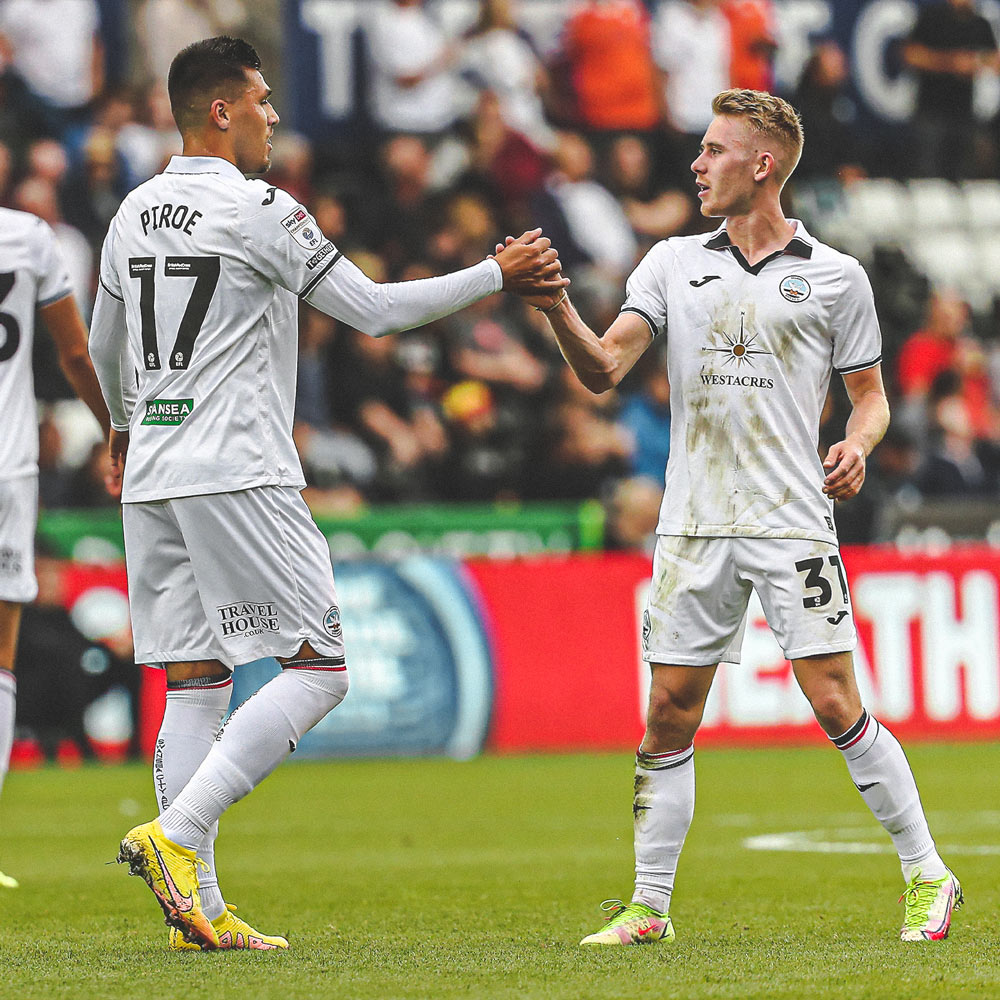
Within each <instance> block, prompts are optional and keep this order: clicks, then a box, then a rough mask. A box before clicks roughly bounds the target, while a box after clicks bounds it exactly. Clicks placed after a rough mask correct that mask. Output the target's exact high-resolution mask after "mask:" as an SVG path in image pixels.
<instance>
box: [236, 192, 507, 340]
mask: <svg viewBox="0 0 1000 1000" xmlns="http://www.w3.org/2000/svg"><path fill="white" fill-rule="evenodd" d="M254 188H255V190H256V191H257V192H258V193H260V192H264V191H265V190H266V191H267V192H273V195H267V196H265V197H264V198H262V199H259V200H260V201H261V202H262V204H261V206H260V207H261V210H260V211H257V212H256V213H255V214H254V215H253V216H252V217H250V218H248V219H247V221H246V222H245V223H244V237H243V242H244V247H245V250H246V254H247V260H248V261H249V263H250V265H251V266H252V267H254V268H256V269H257V270H258V271H260V273H261V274H264V275H265V276H266V277H268V278H270V279H271V280H272V281H274V282H276V283H277V284H279V285H281V286H283V287H284V288H287V289H289V290H290V291H292V292H294V293H295V294H296V295H298V296H299V297H300V298H303V299H306V300H307V301H308V302H309V304H310V305H312V306H315V308H317V309H319V310H320V311H322V312H324V313H326V314H327V315H328V316H332V317H333V318H334V319H338V320H341V321H342V322H344V323H348V324H349V325H350V326H352V327H354V328H355V329H356V330H360V331H361V332H362V333H367V334H370V335H371V336H374V337H380V336H382V335H384V334H387V333H396V332H398V331H400V330H410V329H412V328H414V327H417V326H423V325H424V324H425V323H430V322H432V321H433V320H436V319H440V318H441V317H442V316H448V315H450V314H451V313H453V312H457V311H458V310H459V309H463V308H465V306H468V305H471V304H472V303H473V302H478V301H479V299H482V298H485V297H486V296H487V295H492V294H493V293H494V292H499V291H500V290H501V288H502V287H503V276H502V274H501V271H500V265H499V264H497V263H496V261H494V260H484V261H482V262H481V263H479V264H476V265H474V266H472V267H467V268H465V269H464V270H462V271H456V272H454V273H453V274H446V275H443V276H441V277H437V278H420V279H418V280H416V281H397V282H386V283H381V282H376V281H372V280H371V279H370V278H368V277H367V276H366V275H365V274H364V273H363V272H362V271H361V269H360V268H359V267H357V266H356V265H355V264H353V263H351V261H349V260H348V259H347V258H346V257H344V255H343V254H342V253H341V252H340V251H339V250H338V249H337V248H336V247H335V246H334V245H333V243H331V242H330V241H329V240H328V239H326V237H325V236H324V235H323V233H322V232H321V230H320V228H319V226H317V225H316V222H315V220H314V219H313V217H312V216H311V215H310V214H309V213H308V212H307V211H306V210H305V208H303V207H302V206H301V205H299V204H298V203H297V202H295V201H294V199H293V198H292V197H291V196H290V195H288V194H287V193H286V192H284V191H281V190H279V189H276V188H265V187H264V185H263V184H259V185H254ZM263 202H269V203H268V204H266V205H265V204H263Z"/></svg>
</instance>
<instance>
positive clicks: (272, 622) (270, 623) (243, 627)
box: [219, 601, 278, 636]
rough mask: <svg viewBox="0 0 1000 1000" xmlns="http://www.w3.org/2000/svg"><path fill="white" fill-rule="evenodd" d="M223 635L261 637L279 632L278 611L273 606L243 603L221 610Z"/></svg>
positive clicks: (228, 605) (220, 618)
mask: <svg viewBox="0 0 1000 1000" xmlns="http://www.w3.org/2000/svg"><path fill="white" fill-rule="evenodd" d="M219 620H220V623H221V626H222V634H223V635H225V636H228V635H260V634H261V632H277V631H278V611H277V609H276V607H275V605H273V604H267V603H265V604H255V603H251V602H249V601H241V602H240V603H238V604H227V605H226V606H225V607H222V608H219Z"/></svg>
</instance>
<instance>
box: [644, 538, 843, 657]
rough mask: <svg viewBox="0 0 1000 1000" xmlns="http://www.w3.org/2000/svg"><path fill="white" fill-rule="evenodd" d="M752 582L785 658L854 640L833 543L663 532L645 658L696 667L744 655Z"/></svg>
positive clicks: (838, 648)
mask: <svg viewBox="0 0 1000 1000" xmlns="http://www.w3.org/2000/svg"><path fill="white" fill-rule="evenodd" d="M751 589H753V590H756V591H757V595H758V597H759V598H760V602H761V604H762V605H763V608H764V615H765V616H766V618H767V623H768V625H769V626H770V627H771V631H772V632H773V633H774V636H775V638H776V639H777V640H778V644H779V645H780V646H781V648H782V650H784V653H785V656H786V657H787V658H788V659H790V660H793V659H798V658H800V657H804V656H819V655H823V654H829V653H842V652H846V651H848V650H852V649H854V647H855V646H856V645H857V633H856V631H855V629H854V615H853V612H852V610H851V597H850V593H849V592H848V587H847V575H846V573H845V572H844V567H843V563H842V562H841V560H840V549H839V548H838V547H837V546H836V545H833V544H831V543H829V542H817V541H811V540H809V539H803V538H701V537H693V536H688V535H660V536H658V537H657V540H656V551H655V553H654V555H653V577H652V580H651V582H650V588H649V599H648V603H647V606H646V611H645V613H644V615H643V621H642V636H643V659H645V660H647V661H648V662H650V663H671V664H677V665H680V666H695V667H701V666H714V665H715V664H716V663H719V662H720V661H725V662H727V663H739V661H740V646H741V645H742V641H743V633H744V630H745V628H746V611H747V605H748V602H749V600H750V591H751Z"/></svg>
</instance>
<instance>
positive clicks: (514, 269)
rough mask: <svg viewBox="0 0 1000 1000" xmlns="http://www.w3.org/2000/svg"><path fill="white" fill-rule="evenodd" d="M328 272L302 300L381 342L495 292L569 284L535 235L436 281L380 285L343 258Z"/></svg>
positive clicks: (542, 291)
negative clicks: (388, 334)
mask: <svg viewBox="0 0 1000 1000" xmlns="http://www.w3.org/2000/svg"><path fill="white" fill-rule="evenodd" d="M332 265H333V266H331V267H329V268H327V272H328V273H329V277H328V278H325V279H322V280H318V281H316V282H315V284H314V287H313V288H312V289H310V290H308V291H307V292H306V294H305V298H306V299H307V300H308V302H309V304H310V305H312V306H315V307H316V308H317V309H319V310H320V311H322V312H325V313H326V314H327V315H329V316H333V317H334V318H336V319H339V320H341V321H343V322H345V323H349V324H350V325H351V326H353V327H354V328H355V329H356V330H361V331H362V332H363V333H367V334H370V335H371V336H373V337H381V336H384V335H385V334H387V333H397V332H399V331H400V330H410V329H413V328H414V327H417V326H423V325H424V324H425V323H430V322H432V321H434V320H436V319H440V318H441V317H442V316H449V315H451V314H452V313H454V312H458V311H459V310H460V309H464V308H465V307H466V306H469V305H472V303H473V302H478V301H479V300H480V299H483V298H485V297H486V296H487V295H492V294H493V293H494V292H499V291H501V290H503V291H511V292H515V293H519V294H530V293H535V294H543V295H544V294H547V293H550V292H554V291H555V292H558V291H560V290H561V289H563V288H564V287H565V286H566V285H568V284H569V280H568V279H567V278H563V277H562V275H561V274H560V264H559V255H558V254H557V253H556V251H555V250H554V249H552V247H551V246H550V244H549V241H548V240H547V239H545V238H544V237H542V236H541V230H540V229H535V230H532V231H531V232H527V233H524V234H522V235H521V236H519V237H518V238H517V239H516V240H512V241H511V243H510V244H509V245H508V246H505V247H503V248H501V249H499V250H498V252H497V254H496V255H495V257H492V258H489V259H487V260H484V261H482V262H481V263H479V264H476V265H474V266H473V267H467V268H465V269H464V270H462V271H454V272H453V273H451V274H444V275H441V276H440V277H436V278H419V279H417V280H415V281H395V282H387V283H384V284H383V283H379V282H376V281H372V280H371V279H370V278H368V277H366V276H365V275H364V274H363V273H362V272H361V269H360V268H358V267H356V266H355V265H354V264H352V263H351V262H350V261H349V260H347V259H346V258H343V257H341V258H339V259H337V260H336V261H335V262H332Z"/></svg>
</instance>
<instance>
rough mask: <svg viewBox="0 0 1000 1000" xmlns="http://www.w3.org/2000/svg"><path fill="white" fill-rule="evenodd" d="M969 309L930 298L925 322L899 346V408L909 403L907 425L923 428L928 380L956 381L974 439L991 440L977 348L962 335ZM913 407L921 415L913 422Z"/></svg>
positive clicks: (992, 415) (953, 298)
mask: <svg viewBox="0 0 1000 1000" xmlns="http://www.w3.org/2000/svg"><path fill="white" fill-rule="evenodd" d="M968 325H969V306H968V304H967V303H966V302H965V300H964V299H963V298H962V297H961V296H960V295H958V294H957V293H955V292H952V291H939V292H935V293H934V294H933V295H932V296H931V299H930V302H929V303H928V307H927V322H926V324H925V325H924V327H923V329H921V330H918V331H917V332H916V333H914V334H913V335H912V336H910V338H909V339H908V340H907V341H906V343H905V344H903V348H902V350H901V351H900V352H899V361H898V366H897V374H898V379H899V388H900V391H901V392H902V394H903V399H904V403H909V404H910V405H909V407H908V409H909V410H910V412H911V421H912V422H914V423H923V422H924V421H925V420H926V414H924V413H922V411H923V409H924V406H925V402H926V400H927V396H928V393H929V391H930V389H931V386H932V384H933V383H934V380H935V379H936V378H937V377H938V376H939V375H940V374H941V373H942V372H945V371H953V372H955V373H956V374H957V375H958V376H959V377H960V379H961V381H960V387H959V390H958V393H957V395H958V397H959V398H960V399H961V400H962V402H963V403H964V404H965V408H966V410H967V412H968V418H969V421H970V422H971V426H972V428H973V431H974V433H975V436H976V437H977V438H980V439H986V438H993V437H995V436H996V428H997V414H996V411H995V410H994V407H993V404H992V402H991V399H990V380H989V374H988V371H987V368H986V358H985V354H984V352H983V349H982V346H981V345H980V344H979V342H978V341H977V340H976V338H975V337H973V336H971V335H970V334H968V333H967V328H968ZM914 407H918V408H919V410H920V411H921V414H920V416H919V417H917V418H916V419H914V418H913V415H912V411H913V408H914Z"/></svg>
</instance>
